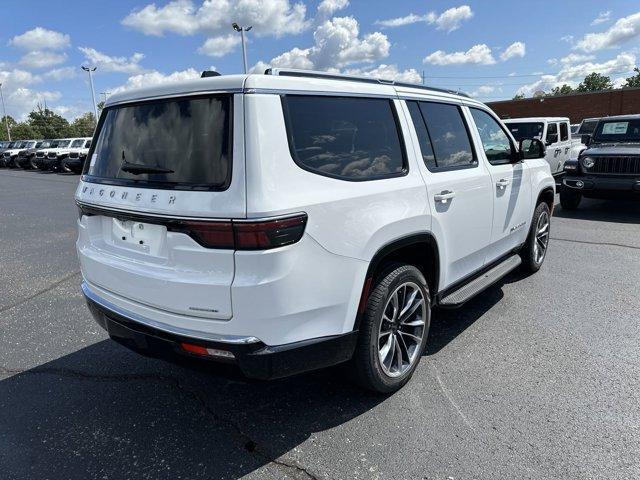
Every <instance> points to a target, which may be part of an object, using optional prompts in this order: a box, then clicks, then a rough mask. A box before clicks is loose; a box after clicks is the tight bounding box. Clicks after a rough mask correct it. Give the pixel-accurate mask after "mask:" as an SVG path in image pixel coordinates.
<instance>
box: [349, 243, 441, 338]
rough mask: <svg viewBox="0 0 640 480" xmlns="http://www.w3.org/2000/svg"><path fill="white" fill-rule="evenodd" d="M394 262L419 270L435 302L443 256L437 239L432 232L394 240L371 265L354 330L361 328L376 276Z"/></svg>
mask: <svg viewBox="0 0 640 480" xmlns="http://www.w3.org/2000/svg"><path fill="white" fill-rule="evenodd" d="M393 262H398V263H407V264H409V265H414V266H415V267H417V268H418V269H419V270H420V271H421V272H422V274H423V275H424V276H425V278H426V279H427V284H428V285H429V294H430V296H431V300H432V301H433V300H434V298H435V296H436V293H437V292H438V281H439V278H440V255H439V249H438V242H437V241H436V238H435V237H434V236H433V234H431V233H430V232H424V233H416V234H412V235H408V236H406V237H402V238H398V239H395V240H392V241H391V242H389V243H387V244H385V245H384V246H382V247H380V248H379V249H378V251H376V253H375V254H374V255H373V257H372V258H371V260H370V262H369V267H368V268H367V274H366V276H365V280H364V285H363V286H362V293H361V296H360V303H359V305H358V312H357V315H356V320H355V322H354V327H353V329H354V330H357V329H358V327H359V325H360V321H361V319H362V315H363V314H364V309H365V307H366V304H367V299H368V297H369V293H370V290H371V287H372V283H373V281H374V280H375V279H376V275H378V274H380V273H381V272H382V271H383V270H384V267H385V265H388V264H390V263H393Z"/></svg>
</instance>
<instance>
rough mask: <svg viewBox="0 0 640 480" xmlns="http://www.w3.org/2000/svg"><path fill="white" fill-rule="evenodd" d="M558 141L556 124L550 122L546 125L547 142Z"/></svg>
mask: <svg viewBox="0 0 640 480" xmlns="http://www.w3.org/2000/svg"><path fill="white" fill-rule="evenodd" d="M557 141H558V124H557V123H550V124H549V125H547V142H549V143H556V142H557Z"/></svg>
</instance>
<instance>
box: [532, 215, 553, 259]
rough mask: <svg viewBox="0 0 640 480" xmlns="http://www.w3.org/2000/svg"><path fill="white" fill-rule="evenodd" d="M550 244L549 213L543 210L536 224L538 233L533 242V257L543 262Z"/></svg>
mask: <svg viewBox="0 0 640 480" xmlns="http://www.w3.org/2000/svg"><path fill="white" fill-rule="evenodd" d="M548 246H549V214H548V213H547V212H542V213H541V214H540V216H539V217H538V223H537V225H536V234H535V240H534V244H533V258H534V259H535V261H536V263H542V260H544V256H545V255H546V254H547V247H548Z"/></svg>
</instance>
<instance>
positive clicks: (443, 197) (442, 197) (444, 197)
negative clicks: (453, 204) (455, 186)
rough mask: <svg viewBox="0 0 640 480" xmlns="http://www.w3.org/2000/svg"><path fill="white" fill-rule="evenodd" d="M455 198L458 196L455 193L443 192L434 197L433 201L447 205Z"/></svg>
mask: <svg viewBox="0 0 640 480" xmlns="http://www.w3.org/2000/svg"><path fill="white" fill-rule="evenodd" d="M455 196H456V194H455V193H453V192H452V191H451V190H443V191H441V192H440V193H438V194H436V195H434V196H433V199H434V200H435V201H436V202H439V203H447V202H448V201H449V200H451V199H452V198H453V197H455Z"/></svg>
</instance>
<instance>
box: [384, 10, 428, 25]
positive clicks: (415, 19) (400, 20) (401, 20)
mask: <svg viewBox="0 0 640 480" xmlns="http://www.w3.org/2000/svg"><path fill="white" fill-rule="evenodd" d="M429 18H433V17H430V14H426V15H416V14H415V13H410V14H409V15H405V16H404V17H396V18H389V19H387V20H376V21H375V22H374V23H375V24H376V25H380V26H382V27H388V28H393V27H404V26H405V25H411V24H412V23H419V22H428V19H429Z"/></svg>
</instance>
